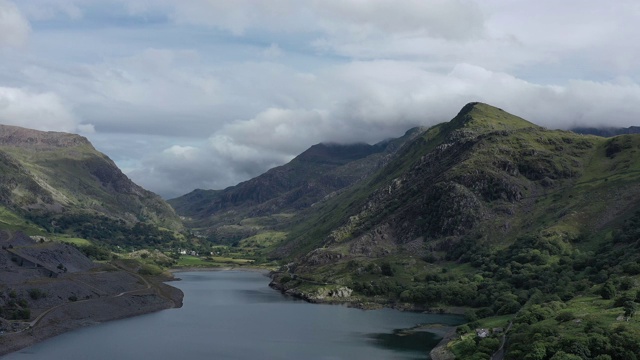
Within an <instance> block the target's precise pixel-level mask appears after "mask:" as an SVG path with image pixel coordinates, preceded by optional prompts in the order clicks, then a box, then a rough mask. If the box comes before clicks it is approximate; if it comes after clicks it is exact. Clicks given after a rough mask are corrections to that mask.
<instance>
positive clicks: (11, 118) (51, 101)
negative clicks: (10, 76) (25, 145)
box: [0, 87, 78, 132]
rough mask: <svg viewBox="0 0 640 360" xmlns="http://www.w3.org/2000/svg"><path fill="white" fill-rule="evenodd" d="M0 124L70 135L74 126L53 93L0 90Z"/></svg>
mask: <svg viewBox="0 0 640 360" xmlns="http://www.w3.org/2000/svg"><path fill="white" fill-rule="evenodd" d="M0 122H2V123H4V124H7V125H17V126H22V127H27V128H32V129H37V130H51V131H53V130H55V131H66V132H74V131H76V130H77V129H78V128H77V126H78V122H77V119H76V118H75V116H74V115H73V113H72V112H71V111H70V110H69V109H68V108H67V106H65V104H64V103H63V101H62V100H61V99H60V98H59V97H58V96H57V95H56V94H53V93H33V92H30V91H27V90H23V89H17V88H9V87H0Z"/></svg>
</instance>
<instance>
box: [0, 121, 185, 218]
mask: <svg viewBox="0 0 640 360" xmlns="http://www.w3.org/2000/svg"><path fill="white" fill-rule="evenodd" d="M0 205H1V206H4V207H6V208H8V209H10V210H12V211H15V212H17V213H18V214H24V213H25V212H33V213H34V214H35V215H37V216H38V217H43V218H47V217H51V216H52V215H55V214H60V213H63V212H73V213H76V214H77V213H85V214H96V213H97V214H102V215H105V216H107V217H110V218H115V219H121V220H124V221H126V222H128V223H135V222H138V221H140V220H142V221H147V222H152V223H155V224H158V225H162V226H164V227H167V228H170V229H179V228H181V226H182V225H181V221H180V219H179V218H178V216H177V215H176V214H175V212H174V211H173V209H172V208H171V207H170V206H169V205H168V204H167V203H165V202H164V201H163V200H162V199H161V198H160V197H159V196H157V195H155V194H153V193H151V192H149V191H147V190H145V189H143V188H141V187H140V186H138V185H136V184H135V183H133V182H132V181H131V180H130V179H129V178H128V177H127V176H126V175H125V174H123V173H122V171H120V169H118V167H117V166H116V165H115V163H114V162H113V161H112V160H111V159H109V158H108V157H107V156H106V155H104V154H102V153H100V152H99V151H97V150H96V149H95V148H93V146H92V145H91V143H89V141H88V140H87V139H86V138H84V137H82V136H79V135H74V134H67V133H60V132H43V131H37V130H31V129H25V128H20V127H16V126H7V125H0Z"/></svg>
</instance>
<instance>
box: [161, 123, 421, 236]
mask: <svg viewBox="0 0 640 360" xmlns="http://www.w3.org/2000/svg"><path fill="white" fill-rule="evenodd" d="M420 132H421V129H419V128H416V129H412V130H409V131H408V132H407V133H406V134H405V135H404V136H403V137H401V138H398V139H392V140H388V141H384V142H381V143H378V144H375V145H368V144H348V145H342V144H317V145H314V146H312V147H311V148H309V149H308V150H306V151H305V152H303V153H302V154H300V155H299V156H297V157H296V158H294V159H293V160H292V161H291V162H289V163H288V164H285V165H283V166H279V167H276V168H273V169H271V170H269V171H267V172H266V173H264V174H262V175H260V176H258V177H256V178H253V179H251V180H248V181H245V182H242V183H240V184H238V185H236V186H232V187H229V188H227V189H224V190H194V191H193V192H191V193H189V194H186V195H184V196H181V197H179V198H176V199H172V200H169V203H170V204H171V205H172V206H173V207H174V208H175V209H176V211H177V212H178V213H179V214H180V215H181V216H184V217H186V218H188V222H189V225H190V226H191V227H192V228H195V229H198V230H199V231H201V232H204V233H205V234H206V235H208V236H209V238H210V239H213V240H214V241H216V242H222V243H225V242H234V241H237V240H239V239H241V238H243V237H246V236H250V235H254V234H255V232H256V229H258V228H259V229H262V228H264V227H265V226H267V227H274V226H275V227H278V226H282V224H281V223H282V222H283V221H284V220H286V219H289V218H290V217H291V214H293V213H297V212H299V211H301V210H303V209H307V208H309V207H311V206H313V205H314V204H316V203H318V202H319V201H321V200H323V199H324V198H325V197H330V196H335V194H337V193H339V192H340V191H341V190H342V189H344V188H347V187H349V186H350V185H352V184H354V183H356V182H358V181H360V180H361V179H363V178H366V177H367V176H369V175H370V174H371V173H372V172H373V171H375V170H376V169H378V168H380V167H381V166H382V165H383V164H385V163H386V162H388V161H389V159H390V158H392V157H393V154H394V153H395V151H396V150H397V149H398V148H400V147H401V146H402V145H403V144H404V143H405V142H406V141H409V140H410V139H412V138H413V137H415V136H417V134H419V133H420ZM248 219H253V220H248ZM241 222H242V223H244V224H248V225H246V226H243V225H242V224H241V225H240V226H238V225H237V224H239V223H241Z"/></svg>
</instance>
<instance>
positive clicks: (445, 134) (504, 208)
mask: <svg viewBox="0 0 640 360" xmlns="http://www.w3.org/2000/svg"><path fill="white" fill-rule="evenodd" d="M3 131H4V134H5V136H4V139H5V140H2V141H0V144H1V145H2V146H0V155H2V157H1V158H0V159H1V160H2V162H0V165H2V166H4V167H3V169H4V170H3V173H2V183H0V189H1V190H2V192H0V194H2V196H1V197H0V200H1V201H0V205H1V207H0V224H1V225H2V229H3V230H5V231H6V234H7V235H6V237H7V238H15V237H16V236H17V237H21V236H26V235H28V236H30V238H29V237H28V236H27V238H29V239H30V241H34V242H36V241H41V244H40V245H38V246H43V247H44V246H45V245H46V244H56V245H55V246H69V247H68V248H69V249H73V250H70V251H73V252H77V254H80V255H82V256H83V257H86V258H87V259H89V258H90V259H91V260H92V261H93V262H92V263H91V264H94V265H92V266H98V268H97V269H101V270H92V271H89V272H88V273H87V269H89V268H87V269H84V270H83V271H82V272H83V273H85V275H74V276H72V278H74V279H77V280H78V281H81V282H86V283H87V284H93V281H98V280H96V279H99V278H100V276H103V275H101V274H104V273H108V272H110V271H111V272H114V273H121V274H122V276H123V277H122V278H121V279H120V280H118V281H117V282H118V283H122V284H123V285H122V286H123V287H122V289H121V290H120V291H119V292H116V291H115V290H113V291H112V290H108V289H102V290H96V289H94V290H92V291H94V293H95V294H102V296H103V298H104V299H105V300H104V301H106V302H109V301H113V300H115V299H118V298H119V297H122V296H117V295H118V294H120V293H123V294H124V293H126V294H131V295H136V294H137V292H138V291H140V292H142V293H144V292H145V291H151V289H152V288H153V289H164V290H154V291H155V292H154V293H155V294H156V295H158V296H160V298H164V299H165V300H166V299H167V297H164V295H162V293H163V292H165V291H169V290H168V289H169V288H168V287H167V288H165V287H157V286H160V285H154V286H151V285H149V283H147V287H145V285H144V284H143V283H144V282H145V281H149V280H148V279H167V278H168V277H167V276H168V275H162V274H166V273H165V272H166V271H167V270H168V269H173V270H175V269H189V268H205V269H212V268H217V269H228V268H260V269H265V270H270V271H272V273H271V278H272V281H271V286H272V287H273V288H275V289H278V290H279V291H281V292H283V293H285V294H288V295H291V296H294V297H298V298H302V299H304V300H306V301H308V302H313V303H328V304H346V305H348V306H351V307H358V308H363V309H377V308H384V307H392V308H396V309H402V310H409V311H420V312H430V313H455V314H461V315H464V316H465V317H466V319H467V320H468V322H467V323H466V324H464V325H461V326H459V327H458V328H457V330H456V333H455V334H450V335H451V337H450V339H449V340H450V341H448V342H447V343H443V344H441V345H442V346H441V347H440V348H439V349H438V354H440V355H434V356H444V358H446V357H447V356H448V357H449V358H451V357H452V356H455V358H457V359H489V358H491V356H492V355H493V354H494V353H497V352H500V353H501V354H502V355H503V356H504V358H505V359H554V360H558V359H578V358H579V359H598V360H603V359H634V358H637V354H640V348H638V344H640V323H639V322H638V317H637V316H635V315H636V310H637V306H638V304H639V303H640V265H639V262H640V251H639V248H638V247H639V246H640V245H639V244H640V238H639V234H640V157H639V156H638V154H639V153H640V135H637V134H623V135H617V136H614V137H610V138H605V137H600V136H596V135H589V134H578V133H575V132H570V131H563V130H549V129H546V128H543V127H540V126H537V125H535V124H533V123H531V122H529V121H527V120H525V119H522V118H520V117H518V116H515V115H512V114H509V113H507V112H505V111H503V110H501V109H499V108H496V107H493V106H491V105H488V104H483V103H470V104H467V105H466V106H464V107H463V108H462V109H461V110H460V112H459V113H458V114H457V115H456V116H455V117H454V118H453V119H451V120H450V121H448V122H443V123H440V124H438V125H435V126H433V127H430V128H413V129H410V130H408V131H407V132H406V133H405V135H404V136H402V137H399V138H397V139H388V140H385V141H382V142H379V143H376V144H374V145H368V144H350V145H342V144H317V145H314V146H312V147H310V148H309V149H308V150H307V151H305V152H303V153H302V154H300V155H299V156H297V157H296V158H294V159H293V160H292V161H291V162H289V163H287V164H285V165H282V166H279V167H276V168H273V169H271V170H269V171H267V172H266V173H264V174H262V175H260V176H258V177H255V178H253V179H251V180H248V181H245V182H242V183H240V184H238V185H236V186H232V187H229V188H227V189H223V190H203V189H199V190H194V191H192V192H190V193H188V194H186V195H184V196H181V197H178V198H176V199H171V200H168V201H167V202H164V201H163V200H162V199H160V198H159V197H157V196H156V195H154V194H151V193H148V192H146V190H143V189H141V188H137V187H136V185H135V184H133V183H131V182H130V180H128V178H126V176H125V175H123V174H122V173H121V172H120V170H118V169H117V168H116V167H115V165H113V163H112V162H110V160H108V158H107V159H105V158H104V156H103V155H100V154H99V153H97V151H95V149H93V147H91V145H90V144H88V143H87V142H85V141H84V140H82V139H79V138H74V137H73V136H71V137H69V136H67V135H59V134H58V135H54V134H48V135H43V134H40V133H30V132H27V133H26V134H27V135H24V131H23V130H19V129H14V128H10V127H9V128H3ZM6 134H9V135H6ZM21 134H22V135H21ZM18 135H20V136H27V138H32V139H37V140H33V141H29V143H33V142H35V143H38V144H41V145H38V146H39V147H38V146H36V147H35V148H34V149H35V150H34V149H30V150H29V149H28V150H25V149H24V148H23V147H24V146H26V145H24V143H25V141H20V140H16V139H18V138H19V136H18ZM17 149H20V150H17ZM70 159H75V160H73V161H72V160H70ZM98 159H101V160H98ZM52 174H55V176H54V175H52ZM114 199H117V201H116V200H114ZM168 204H170V205H171V206H172V207H173V209H172V208H171V207H170V206H169V205H168ZM174 209H175V210H174ZM21 234H26V235H21ZM34 239H35V240H34ZM38 239H40V240H38ZM64 243H67V244H71V245H62V244H64ZM30 246H35V245H30ZM49 246H54V245H49ZM7 254H8V255H7V256H8V259H9V260H8V261H7V262H6V265H5V266H6V269H7V271H8V272H7V273H9V272H11V271H13V270H11V269H13V268H14V267H15V266H14V265H15V262H13V263H12V261H11V254H14V255H15V253H12V252H10V251H9V252H7ZM80 255H77V256H78V258H79V256H80ZM87 261H89V260H87ZM67 262H68V263H69V264H73V263H74V262H73V261H70V260H65V261H59V262H58V264H60V265H62V267H63V268H65V267H66V268H67V269H70V268H71V266H70V265H68V264H67ZM87 264H89V263H87ZM54 265H57V264H54ZM48 266H49V265H48ZM86 266H89V265H86ZM114 266H116V268H113V267H114ZM49 267H50V266H49ZM100 267H102V268H100ZM55 269H56V267H55V266H54V267H53V269H51V270H54V271H55ZM108 269H111V270H108ZM70 272H71V271H70ZM126 274H130V275H126ZM69 275H71V274H69ZM82 276H86V279H85V280H83V279H84V278H82ZM127 276H129V277H128V278H127ZM131 276H133V277H131ZM140 276H142V277H140ZM127 279H129V280H127ZM133 279H139V280H140V279H142V280H141V281H142V283H138V284H137V285H134V284H129V283H130V282H131V280H133ZM144 279H147V280H144ZM47 281H58V280H47ZM47 281H45V282H44V283H46V282H47ZM136 281H137V280H136ZM153 281H155V280H153ZM27 283H28V280H26V279H22V280H20V281H17V282H16V283H15V284H4V283H3V287H2V291H4V294H5V295H4V297H3V299H4V300H3V301H4V303H3V304H9V302H10V301H11V300H10V299H11V296H10V293H11V290H13V289H14V288H15V289H18V290H19V291H18V290H16V296H18V295H17V294H18V292H20V294H21V295H20V298H21V299H25V301H26V304H25V306H22V305H19V304H18V305H15V304H14V305H11V306H13V307H7V312H6V314H9V313H10V314H12V315H9V316H14V315H13V314H16V315H15V316H22V317H23V318H24V320H25V321H26V320H28V321H29V322H31V323H34V321H35V324H39V321H38V320H37V316H38V312H37V311H41V312H42V311H45V310H43V309H44V307H41V308H38V307H36V306H31V305H32V304H31V303H32V302H33V303H34V304H37V303H38V302H37V301H36V300H34V299H32V300H33V301H31V300H28V298H27V296H28V295H29V291H30V290H31V289H32V286H31V285H28V284H27ZM126 284H129V285H126ZM154 284H156V283H154ZM157 284H159V283H157ZM47 286H49V285H47ZM91 286H92V287H93V286H94V285H91ZM98 288H99V287H98ZM42 291H43V293H44V292H46V293H49V291H48V290H47V291H45V290H42ZM65 291H67V290H65ZM69 291H70V290H69ZM158 291H160V292H158ZM67 292H68V291H67ZM52 295H53V293H52ZM56 296H57V297H58V298H62V299H63V300H64V299H67V300H65V301H70V300H68V298H69V296H71V295H70V293H69V294H66V293H65V294H59V295H56ZM76 296H81V297H82V296H85V297H86V294H84V293H82V294H81V295H76ZM96 296H97V295H96ZM98 298H100V296H98ZM168 298H171V296H169V297H168ZM16 299H17V297H16ZM108 299H110V300H108ZM156 299H158V298H156ZM86 300H89V299H86ZM107 300H108V301H107ZM38 301H40V300H38ZM14 302H15V303H16V304H17V300H16V301H14ZM160 303H162V304H164V305H159V304H160ZM154 304H155V303H154ZM166 304H167V303H166V302H162V301H160V302H159V303H158V307H159V308H160V307H162V306H167V305H166ZM26 305H30V306H26ZM53 306H57V304H53ZM105 306H106V305H105ZM154 306H155V305H154ZM27 307H28V308H29V309H31V308H33V309H35V310H36V312H33V313H32V314H28V316H27V314H25V313H24V311H23V312H22V313H20V311H22V310H25V309H26V308H27ZM38 309H40V310H38ZM20 314H21V315H20ZM48 316H49V315H47V317H48ZM47 317H45V319H46V318H47ZM5 318H6V317H5ZM4 326H5V327H10V326H13V325H10V324H5V325H4ZM502 344H504V345H502ZM500 349H501V350H500ZM434 354H435V353H434Z"/></svg>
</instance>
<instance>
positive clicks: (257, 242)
mask: <svg viewBox="0 0 640 360" xmlns="http://www.w3.org/2000/svg"><path fill="white" fill-rule="evenodd" d="M286 236H287V233H286V232H283V231H265V232H262V233H259V234H256V235H254V236H251V237H248V238H246V239H243V240H241V241H240V246H241V247H243V248H261V249H264V248H267V247H271V246H273V245H275V244H277V243H279V242H281V241H282V240H284V239H285V238H286Z"/></svg>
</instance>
